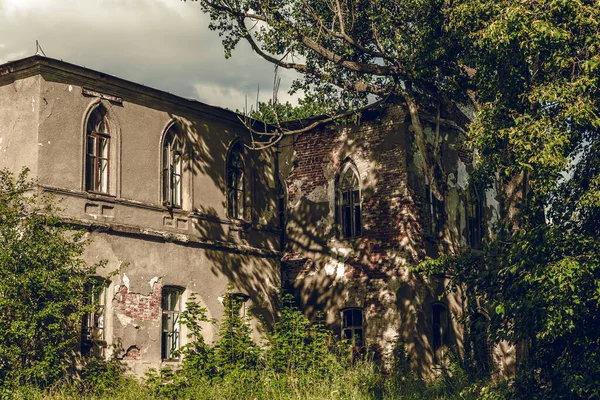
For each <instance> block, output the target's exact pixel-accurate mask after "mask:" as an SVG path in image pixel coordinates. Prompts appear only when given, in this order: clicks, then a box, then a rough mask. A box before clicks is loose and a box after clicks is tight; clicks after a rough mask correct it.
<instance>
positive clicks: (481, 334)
mask: <svg viewBox="0 0 600 400" xmlns="http://www.w3.org/2000/svg"><path fill="white" fill-rule="evenodd" d="M488 325H489V321H488V319H487V317H486V316H485V315H483V314H482V313H476V314H474V315H473V316H472V317H471V329H470V339H471V356H472V358H473V363H474V366H475V368H476V371H479V372H480V373H481V374H482V375H483V376H487V375H489V373H490V372H491V370H490V367H491V355H490V345H489V342H488Z"/></svg>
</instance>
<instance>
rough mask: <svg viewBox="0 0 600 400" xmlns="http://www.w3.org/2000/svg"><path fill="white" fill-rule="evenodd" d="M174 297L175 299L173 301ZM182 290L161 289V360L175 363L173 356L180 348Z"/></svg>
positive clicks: (176, 358)
mask: <svg viewBox="0 0 600 400" xmlns="http://www.w3.org/2000/svg"><path fill="white" fill-rule="evenodd" d="M173 297H175V299H173ZM182 297H183V289H182V288H180V287H178V286H163V289H162V299H161V307H162V318H161V350H160V352H161V359H162V360H163V361H177V360H179V357H178V356H177V357H176V356H174V353H176V351H177V350H179V348H180V347H181V323H180V320H179V317H180V314H181V311H182Z"/></svg>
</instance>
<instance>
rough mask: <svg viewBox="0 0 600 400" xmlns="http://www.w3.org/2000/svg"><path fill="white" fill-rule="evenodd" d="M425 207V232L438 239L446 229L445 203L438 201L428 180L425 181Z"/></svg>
mask: <svg viewBox="0 0 600 400" xmlns="http://www.w3.org/2000/svg"><path fill="white" fill-rule="evenodd" d="M425 207H426V213H425V218H424V232H425V234H427V235H429V236H431V237H432V238H433V239H437V238H438V237H439V236H440V234H441V233H442V228H443V227H444V217H445V216H444V207H445V206H444V202H443V201H441V200H438V198H437V197H436V196H435V194H434V193H433V190H432V188H431V185H429V182H428V180H427V178H426V179H425Z"/></svg>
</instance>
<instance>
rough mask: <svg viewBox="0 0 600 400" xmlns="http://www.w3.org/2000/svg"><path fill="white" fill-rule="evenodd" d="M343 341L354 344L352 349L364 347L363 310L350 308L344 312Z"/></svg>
mask: <svg viewBox="0 0 600 400" xmlns="http://www.w3.org/2000/svg"><path fill="white" fill-rule="evenodd" d="M342 339H345V340H347V341H348V342H350V344H352V347H358V348H360V347H363V345H364V336H363V310H362V309H360V308H348V309H345V310H342Z"/></svg>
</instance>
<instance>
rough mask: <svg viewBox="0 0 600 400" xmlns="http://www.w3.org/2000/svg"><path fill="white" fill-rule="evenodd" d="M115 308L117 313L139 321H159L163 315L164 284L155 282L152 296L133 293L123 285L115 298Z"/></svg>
mask: <svg viewBox="0 0 600 400" xmlns="http://www.w3.org/2000/svg"><path fill="white" fill-rule="evenodd" d="M113 307H114V309H115V311H116V312H117V313H120V314H124V315H126V316H128V317H130V318H133V319H136V320H138V321H150V320H157V319H158V318H159V317H160V315H161V307H162V284H161V283H160V281H157V282H155V283H154V285H153V286H152V292H151V293H150V295H144V294H139V293H131V292H129V289H128V288H127V286H125V285H121V286H120V287H119V292H118V293H117V294H116V295H115V297H114V298H113Z"/></svg>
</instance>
